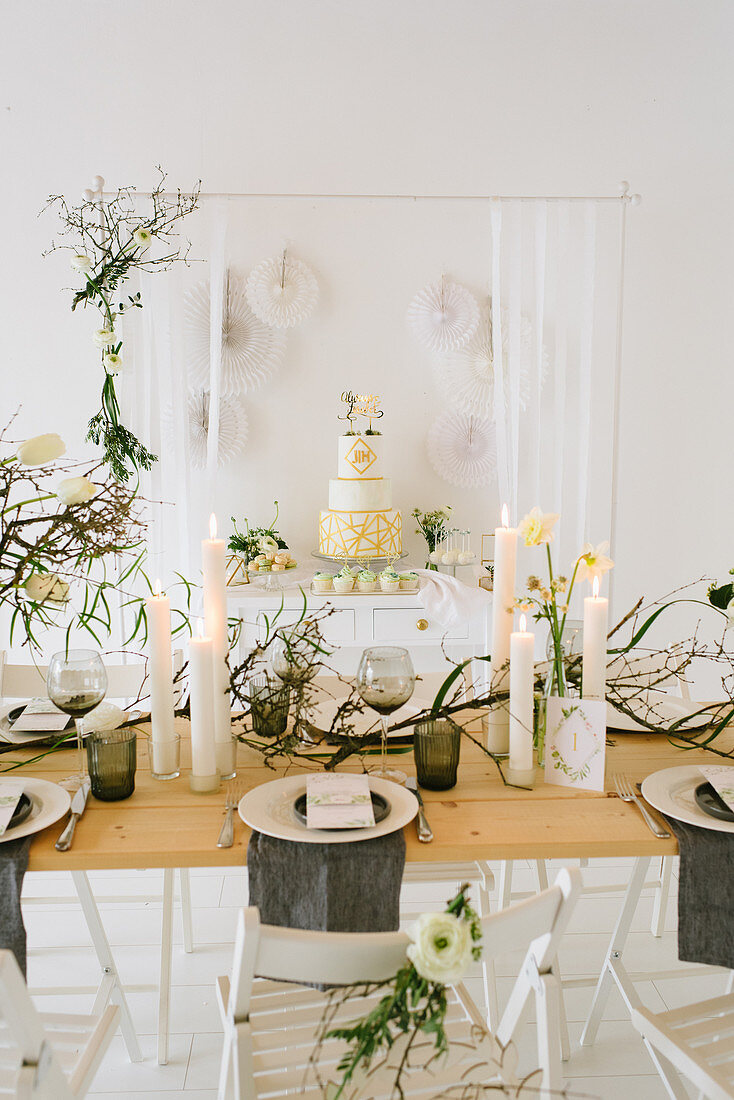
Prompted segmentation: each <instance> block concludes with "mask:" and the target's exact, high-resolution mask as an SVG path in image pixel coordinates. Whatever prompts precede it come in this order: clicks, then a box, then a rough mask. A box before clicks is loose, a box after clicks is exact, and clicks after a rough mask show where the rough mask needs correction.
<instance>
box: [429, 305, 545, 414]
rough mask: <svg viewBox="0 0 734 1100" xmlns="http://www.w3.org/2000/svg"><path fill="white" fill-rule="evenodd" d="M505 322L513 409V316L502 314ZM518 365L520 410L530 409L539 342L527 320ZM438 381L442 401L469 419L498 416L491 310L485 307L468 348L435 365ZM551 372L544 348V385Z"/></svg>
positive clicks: (507, 397)
mask: <svg viewBox="0 0 734 1100" xmlns="http://www.w3.org/2000/svg"><path fill="white" fill-rule="evenodd" d="M501 321H502V363H503V367H504V397H505V407H507V406H508V405H509V402H510V395H511V392H512V382H511V379H510V376H509V373H508V372H509V354H510V312H509V310H508V309H505V308H504V307H503V308H502V310H501ZM518 350H519V355H518V362H517V364H513V369H518V368H519V383H520V387H519V397H520V408H521V409H526V408H527V406H528V403H529V401H530V395H531V393H532V389H533V385H532V380H533V379H534V377H535V372H536V370H537V367H536V362H535V342H534V340H533V326H532V324H531V322H530V321H529V320H528V318H527V317H524V316H523V317H521V319H520V339H519V342H518ZM434 367H435V371H436V380H437V382H438V387H439V390H440V392H441V395H442V397H444V398H445V399H446V400H447V401H449V402H450V403H451V405H452V406H454V408H456V409H459V410H460V411H461V412H464V413H466V414H467V416H479V417H491V416H493V415H494V383H495V373H494V360H493V355H492V315H491V311H490V308H489V307H487V306H483V307H482V310H481V316H480V320H479V325H478V327H477V331H476V332H475V333H474V335H473V336H472V338H471V340H470V341H469V343H468V344H466V346H465V347H463V348H460V349H459V350H458V351H455V352H452V353H451V354H450V355H447V356H445V357H444V358H442V359H437V360H436V361H435V363H434ZM547 370H548V352H547V350H546V349H545V347H544V348H543V369H542V377H541V385H542V383H543V381H544V379H545V375H546V372H547Z"/></svg>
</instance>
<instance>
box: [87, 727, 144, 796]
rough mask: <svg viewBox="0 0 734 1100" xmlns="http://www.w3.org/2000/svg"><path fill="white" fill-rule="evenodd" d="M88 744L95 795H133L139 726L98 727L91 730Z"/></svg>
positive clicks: (88, 762)
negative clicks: (137, 728) (135, 728)
mask: <svg viewBox="0 0 734 1100" xmlns="http://www.w3.org/2000/svg"><path fill="white" fill-rule="evenodd" d="M86 744H87V767H88V769H89V778H90V779H91V781H92V794H93V795H94V797H95V798H98V799H99V800H100V801H101V802H119V801H120V799H122V798H129V797H130V795H131V794H132V793H133V791H134V790H135V768H136V765H137V732H136V730H134V729H118V730H95V731H94V732H92V733H90V734H88V736H87V738H86Z"/></svg>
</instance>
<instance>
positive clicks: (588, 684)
mask: <svg viewBox="0 0 734 1100" xmlns="http://www.w3.org/2000/svg"><path fill="white" fill-rule="evenodd" d="M608 619H609V600H607V599H605V598H604V597H603V596H600V595H599V578H598V577H594V595H593V596H587V597H586V599H585V600H584V656H583V666H582V678H581V694H582V696H583V698H585V699H604V698H605V697H606V692H607V629H608Z"/></svg>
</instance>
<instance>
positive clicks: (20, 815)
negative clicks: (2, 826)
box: [8, 794, 33, 829]
mask: <svg viewBox="0 0 734 1100" xmlns="http://www.w3.org/2000/svg"><path fill="white" fill-rule="evenodd" d="M32 809H33V803H32V802H31V800H30V798H29V797H28V795H27V794H22V795H21V796H20V799H19V800H18V805H17V806H16V807H15V813H14V814H13V816H12V817H11V819H10V821H9V822H8V828H9V829H12V828H14V827H15V826H16V825H22V824H23V822H24V821H26V820H27V819H28V818H29V817H30V816H31V810H32Z"/></svg>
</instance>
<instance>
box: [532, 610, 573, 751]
mask: <svg viewBox="0 0 734 1100" xmlns="http://www.w3.org/2000/svg"><path fill="white" fill-rule="evenodd" d="M582 650H583V623H582V622H579V621H577V620H575V619H567V620H566V625H565V626H564V628H563V633H562V635H561V644H560V651H559V652H558V653H557V652H556V647H555V644H554V641H553V635H552V634H549V636H548V645H547V647H546V654H547V657H548V672H547V673H546V677H545V684H544V687H543V691H542V693H541V692H536V695H535V724H534V729H533V742H534V744H535V751H536V754H537V759H538V766H539V767H541V768H542V767H543V766H544V765H545V734H546V723H547V717H548V700H549V699H550V698H551V697H552V696H553V697H556V698H561V699H565V698H566V697H567V696H569V695H571V694H575V692H574V691H571V690H570V689H569V684H568V676H567V673H568V669H569V665H570V664H571V663H572V662H575V661H577V660H578V658H579V656H580V654H581V652H582Z"/></svg>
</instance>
